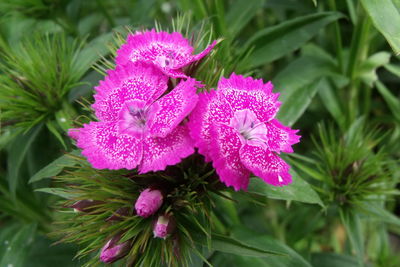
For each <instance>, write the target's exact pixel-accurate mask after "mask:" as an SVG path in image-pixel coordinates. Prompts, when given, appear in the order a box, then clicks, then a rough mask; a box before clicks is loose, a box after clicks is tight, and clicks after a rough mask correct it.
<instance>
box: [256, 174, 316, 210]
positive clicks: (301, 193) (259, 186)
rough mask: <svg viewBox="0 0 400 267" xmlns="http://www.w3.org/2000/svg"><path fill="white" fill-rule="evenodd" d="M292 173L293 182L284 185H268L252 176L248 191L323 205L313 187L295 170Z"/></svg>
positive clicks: (269, 196) (270, 196)
mask: <svg viewBox="0 0 400 267" xmlns="http://www.w3.org/2000/svg"><path fill="white" fill-rule="evenodd" d="M290 173H291V174H292V179H293V182H292V183H291V184H290V185H286V186H282V187H277V186H272V185H268V184H266V183H265V182H264V181H263V180H261V179H259V178H252V179H251V180H250V184H249V188H248V192H249V193H254V194H258V195H263V196H266V197H268V198H273V199H282V200H294V201H300V202H305V203H312V204H319V205H321V206H323V203H322V201H321V199H320V197H319V196H318V194H317V193H316V192H315V191H314V190H313V189H312V187H311V186H310V185H309V184H308V183H307V182H305V181H304V180H303V179H301V178H300V177H299V175H298V174H297V173H296V172H295V171H294V170H291V171H290Z"/></svg>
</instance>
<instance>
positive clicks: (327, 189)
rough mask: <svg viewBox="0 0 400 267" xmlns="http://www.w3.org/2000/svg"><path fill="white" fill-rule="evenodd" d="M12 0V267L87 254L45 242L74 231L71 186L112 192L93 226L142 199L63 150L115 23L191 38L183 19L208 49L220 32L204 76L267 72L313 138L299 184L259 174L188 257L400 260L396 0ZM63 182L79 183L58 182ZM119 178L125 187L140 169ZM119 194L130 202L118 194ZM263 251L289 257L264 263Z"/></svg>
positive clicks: (4, 70)
mask: <svg viewBox="0 0 400 267" xmlns="http://www.w3.org/2000/svg"><path fill="white" fill-rule="evenodd" d="M0 7H1V9H0V14H1V20H2V23H1V26H0V33H1V39H0V53H1V55H2V56H1V59H0V108H1V111H0V112H1V115H0V117H1V118H2V120H1V136H0V149H1V151H0V158H1V165H0V210H1V214H0V226H1V230H0V244H2V245H1V246H0V266H3V265H4V266H7V265H8V264H13V266H14V267H15V266H54V264H58V265H60V266H75V265H77V266H80V265H83V264H85V263H86V261H84V260H81V261H79V260H76V261H71V259H72V258H73V256H74V255H75V252H76V248H73V247H65V246H61V245H57V246H53V247H51V248H49V245H50V244H51V243H52V242H54V241H56V240H57V239H55V238H54V236H51V237H50V238H49V237H48V233H49V232H52V231H54V230H55V229H58V230H60V231H61V232H60V233H62V229H64V230H65V229H67V228H63V227H61V226H60V225H56V226H54V225H52V222H53V220H54V219H55V218H57V219H60V218H62V219H63V220H65V221H70V220H71V218H75V217H74V216H72V215H73V214H72V210H71V209H68V208H65V209H62V211H61V212H60V211H58V210H55V209H53V208H49V207H54V205H55V203H56V202H58V201H60V197H62V198H65V197H67V198H71V195H69V194H71V192H77V190H78V188H77V187H74V186H73V184H74V183H75V182H74V183H72V182H68V181H67V180H68V179H79V181H78V180H76V183H79V184H85V185H86V186H93V187H94V188H103V189H104V188H106V189H107V190H104V192H101V190H98V193H97V194H98V195H95V196H87V195H85V196H79V197H77V195H74V196H73V198H74V199H76V200H78V199H87V198H90V197H93V199H100V198H102V197H105V198H107V199H110V201H107V202H106V204H104V205H103V204H102V205H100V207H99V208H100V209H103V210H105V211H107V212H105V213H102V214H100V215H96V216H97V217H96V216H94V217H91V216H82V217H81V220H83V221H86V222H87V223H89V222H90V220H94V221H96V223H99V224H100V223H101V224H104V225H106V224H105V223H104V221H103V219H104V218H103V217H106V216H109V215H110V214H112V212H113V211H114V210H116V209H118V207H119V205H120V204H121V206H124V205H125V206H128V203H130V204H132V203H131V202H132V200H133V199H134V198H135V195H134V193H135V192H132V195H130V196H122V195H124V194H126V193H127V192H126V191H125V190H127V189H126V188H115V187H116V186H115V185H113V184H111V183H110V182H111V180H112V178H111V180H106V179H105V177H104V175H107V171H104V172H103V171H99V174H97V175H99V179H98V180H89V179H86V177H85V175H84V174H85V173H79V175H76V176H73V175H72V173H74V172H75V171H78V172H87V173H91V174H94V173H95V172H97V171H96V170H93V169H91V168H89V167H88V166H86V167H83V169H81V170H80V171H79V170H78V168H77V167H76V166H84V165H85V164H84V163H83V162H82V161H79V160H77V159H79V157H78V156H76V155H77V152H76V151H75V152H72V154H73V156H71V155H70V154H67V155H62V153H63V152H64V151H67V152H71V149H72V147H71V145H70V142H69V140H68V138H66V136H65V130H66V129H67V128H68V127H69V125H70V124H71V123H72V120H73V119H75V116H80V115H84V116H85V115H87V114H88V113H87V111H85V109H83V108H82V107H81V105H79V104H76V102H75V101H76V100H77V99H79V97H80V96H85V97H86V98H88V99H89V100H88V102H89V103H91V102H92V101H91V99H90V97H91V89H92V87H93V86H94V85H96V84H97V83H98V80H99V79H101V75H99V74H97V71H96V70H92V69H90V66H91V65H92V64H95V63H96V61H98V59H99V58H101V57H103V56H104V57H105V60H110V59H111V58H112V53H111V54H109V48H108V46H110V43H111V46H115V45H118V46H119V45H120V43H118V41H117V42H116V43H115V44H114V42H113V41H112V36H113V34H114V33H113V32H115V31H117V32H125V31H121V27H124V26H126V25H129V26H130V27H129V28H130V29H132V30H135V29H143V28H151V27H153V23H154V21H157V23H158V24H159V25H161V26H160V27H161V28H163V29H165V28H169V29H171V30H177V31H182V33H185V28H184V27H182V26H180V27H177V26H179V23H178V24H174V25H172V23H171V18H172V17H177V16H178V14H183V17H185V19H190V25H191V26H190V29H191V31H190V32H195V33H196V34H194V36H195V37H196V36H200V37H201V36H207V37H205V38H204V39H203V41H201V42H199V43H198V45H197V43H196V42H195V43H196V47H198V48H199V50H201V49H202V48H204V46H205V44H206V43H208V41H209V40H211V39H218V38H221V39H223V41H221V42H220V43H219V45H218V50H217V51H216V52H215V53H214V54H213V55H212V56H211V57H210V58H207V59H205V61H204V62H203V63H202V64H201V65H200V66H199V68H198V69H197V73H198V75H199V79H201V80H203V81H207V84H209V85H210V87H214V86H215V85H216V82H217V81H218V79H219V77H220V76H227V75H228V74H229V73H230V72H232V71H235V72H238V73H246V74H248V75H250V74H251V75H252V76H256V77H260V78H264V79H265V80H269V79H271V80H272V81H273V83H274V85H275V88H276V90H277V91H279V92H280V93H281V97H280V100H281V101H282V102H283V103H284V104H283V105H282V106H281V111H280V113H279V114H278V118H279V119H280V120H281V121H282V122H283V123H285V124H288V125H294V128H296V129H301V135H302V136H303V138H302V143H301V144H300V145H299V146H298V147H297V148H296V154H295V155H293V156H291V157H289V158H288V160H289V161H290V162H291V164H292V166H293V167H294V169H295V170H294V172H293V173H292V174H293V176H294V179H293V180H294V183H293V184H292V185H290V186H286V187H282V188H279V189H275V188H272V187H270V186H266V185H264V184H262V183H260V182H259V179H251V183H250V186H249V189H248V193H247V194H238V193H234V192H224V195H225V197H226V198H221V197H216V196H214V194H211V197H210V203H215V211H214V215H212V216H211V218H210V221H211V224H212V227H213V229H214V231H215V233H216V235H215V236H213V237H212V239H211V249H210V248H209V247H207V242H205V244H206V245H205V247H203V248H202V247H201V246H200V250H199V252H201V256H200V255H199V254H195V255H192V257H191V258H192V262H191V266H203V261H205V260H207V261H208V262H209V263H210V264H212V265H214V266H225V265H228V264H231V265H235V266H244V265H247V266H248V265H251V266H294V265H296V266H299V265H300V266H397V265H399V264H400V260H399V257H398V248H396V244H397V243H398V242H399V241H398V240H399V235H400V220H399V218H398V217H397V216H398V215H399V213H398V210H399V208H398V207H399V202H398V198H397V196H398V190H397V187H398V179H399V175H400V172H399V170H398V169H399V168H398V166H399V162H398V158H399V156H400V154H399V151H400V150H399V149H400V145H399V142H398V140H399V138H400V118H399V114H400V101H399V92H398V87H399V84H400V79H399V78H400V64H399V56H398V53H399V51H400V44H399V40H400V29H399V27H398V26H397V25H399V23H396V22H399V21H400V11H399V10H400V5H399V3H398V1H395V0H382V1H370V0H362V1H359V2H358V1H347V0H346V1H344V0H343V1H309V0H302V1H292V0H268V1H263V0H254V1H242V0H236V1H234V0H227V1H212V0H205V1H187V0H177V1H161V0H158V1H157V0H151V1H141V0H137V1H128V0H126V1H104V0H99V1H79V0H72V1H55V2H52V3H50V2H47V1H25V0H21V1H5V0H4V1H0ZM50 11H51V12H50ZM174 21H176V20H174ZM178 21H179V19H178ZM181 25H182V24H181ZM32 32H35V35H34V37H30V36H31V35H30V33H32ZM198 33H203V34H198ZM204 33H207V34H204ZM28 34H29V35H28ZM28 36H29V38H26V37H28ZM122 36H124V34H122ZM187 37H190V36H187ZM122 39H123V38H122ZM200 39H201V38H200ZM99 66H102V64H101V63H97V67H95V68H96V69H99V68H101V67H99ZM108 67H111V66H108ZM210 70H213V73H212V75H210ZM63 118H65V121H64V120H63ZM320 122H322V123H323V125H328V126H318V125H320ZM370 129H376V130H370ZM312 136H313V137H314V138H312ZM63 143H64V144H65V147H64V146H63V145H62V144H63ZM59 156H61V157H59ZM57 157H59V158H58V159H56V158H57ZM54 159H56V160H55V161H54ZM51 162H53V163H51ZM48 164H49V165H48ZM46 165H47V167H44V166H46ZM74 166H75V167H74ZM43 167H44V168H43ZM58 175H60V177H59V178H57V179H55V180H50V179H46V178H50V177H53V176H58ZM74 177H75V178H74ZM60 179H61V180H63V182H65V183H66V184H67V185H69V187H60V185H61V184H63V183H61V184H60V183H59V181H61V180H60ZM29 180H30V181H31V183H28V181H29ZM96 181H97V182H99V183H98V184H94V183H95V182H96ZM123 181H124V182H121V186H122V183H129V178H126V179H124V180H123ZM117 187H118V186H117ZM59 188H61V189H59ZM44 192H45V193H51V194H50V195H49V194H45V193H44ZM128 193H129V192H128ZM114 194H115V195H114ZM116 195H118V196H122V197H121V199H124V201H125V202H124V203H117V201H115V202H114V200H115V199H113V196H116ZM249 195H250V196H251V197H249ZM181 197H182V198H186V196H181ZM207 199H208V198H207ZM231 199H233V200H231ZM207 201H208V200H207ZM72 202H73V200H69V201H68V200H67V204H66V205H68V204H71V203H72ZM46 206H47V207H46ZM207 220H208V219H207ZM207 220H205V221H207ZM100 221H101V222H100ZM205 221H204V222H202V223H200V225H203V223H204V225H207V223H206V222H205ZM127 223H128V221H127V220H124V221H121V222H120V223H119V224H114V227H115V228H118V227H119V226H121V225H123V224H127ZM129 223H134V221H133V220H132V221H129ZM72 224H74V222H72ZM190 226H192V227H197V226H196V224H192V223H190ZM105 227H110V226H105ZM137 229H142V228H137ZM250 229H251V230H250ZM111 230H112V231H115V232H117V230H116V229H111ZM197 230H198V231H197V232H199V233H201V232H202V230H201V229H200V228H199V229H197ZM88 231H90V229H89V228H88ZM93 235H95V233H93ZM221 235H223V237H221ZM97 237H99V240H100V239H107V238H108V237H109V236H106V235H105V234H104V233H102V234H101V235H98V236H97ZM227 237H229V238H227ZM61 238H64V239H68V238H73V237H72V236H68V234H67V233H65V234H62V237H61ZM193 239H194V238H193ZM86 241H89V240H86ZM105 241H106V240H101V242H100V241H98V240H95V239H91V240H90V242H92V249H93V250H96V252H97V251H98V250H97V249H98V248H99V247H100V246H101V244H104V242H105ZM149 242H150V241H149ZM151 242H152V241H151ZM154 242H155V241H154ZM188 244H190V242H189V243H188ZM152 246H153V244H152ZM8 248H10V249H8ZM94 248H95V249H94ZM206 248H207V249H206ZM44 251H46V252H48V251H49V252H48V253H44ZM265 251H274V252H278V253H281V254H284V255H285V256H268V257H265ZM189 252H194V251H189ZM88 253H89V251H88ZM49 254H51V256H50V255H49ZM89 254H90V253H89ZM89 256H90V257H95V256H96V254H90V255H89ZM27 264H28V265H27ZM153 266H159V265H157V264H153Z"/></svg>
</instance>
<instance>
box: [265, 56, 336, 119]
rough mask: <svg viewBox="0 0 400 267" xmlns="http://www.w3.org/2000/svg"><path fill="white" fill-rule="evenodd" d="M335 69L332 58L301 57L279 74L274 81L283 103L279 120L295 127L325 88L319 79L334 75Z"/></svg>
mask: <svg viewBox="0 0 400 267" xmlns="http://www.w3.org/2000/svg"><path fill="white" fill-rule="evenodd" d="M314 51H315V49H314ZM315 52H316V53H317V52H318V51H315ZM334 68H335V66H334V65H333V62H332V60H331V59H330V58H328V57H326V56H322V55H318V54H315V55H314V56H310V55H304V56H301V57H300V58H298V59H296V60H295V61H293V62H292V63H290V64H289V65H288V66H287V67H286V68H285V69H283V70H282V71H281V72H279V73H278V75H277V76H276V77H275V78H274V79H272V82H273V84H274V86H275V88H276V89H277V91H278V92H280V97H279V101H281V102H282V103H283V104H282V106H281V108H280V111H279V113H278V119H280V120H281V121H282V122H283V123H284V124H288V125H293V124H294V123H295V122H296V121H297V119H298V118H300V116H301V115H302V114H303V113H304V111H305V110H306V109H307V107H308V105H309V104H310V103H311V100H312V98H313V97H314V95H315V94H316V92H317V91H318V90H319V89H320V88H321V87H323V86H324V83H323V82H322V81H318V80H319V78H321V77H322V76H326V75H334V74H335V73H334ZM317 81H318V82H317Z"/></svg>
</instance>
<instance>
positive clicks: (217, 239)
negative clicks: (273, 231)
mask: <svg viewBox="0 0 400 267" xmlns="http://www.w3.org/2000/svg"><path fill="white" fill-rule="evenodd" d="M211 245H212V249H213V250H217V251H221V252H226V253H231V254H236V255H243V256H252V257H269V256H284V255H285V254H283V253H280V252H277V251H275V250H274V249H260V248H257V247H254V246H248V245H245V244H243V243H242V242H240V241H238V240H236V239H234V238H232V237H229V236H224V235H220V234H213V235H212V243H211Z"/></svg>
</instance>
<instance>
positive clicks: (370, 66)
mask: <svg viewBox="0 0 400 267" xmlns="http://www.w3.org/2000/svg"><path fill="white" fill-rule="evenodd" d="M389 60H390V53H389V52H386V51H381V52H378V53H375V54H373V55H372V56H370V57H369V58H368V59H367V60H365V61H364V62H363V63H362V64H361V66H360V67H359V70H358V72H359V73H358V75H360V77H361V79H362V80H363V81H364V82H365V83H366V84H368V85H369V86H372V84H373V83H374V82H376V81H377V80H378V76H377V75H376V69H377V68H379V67H380V66H383V65H386V64H387V63H389Z"/></svg>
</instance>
